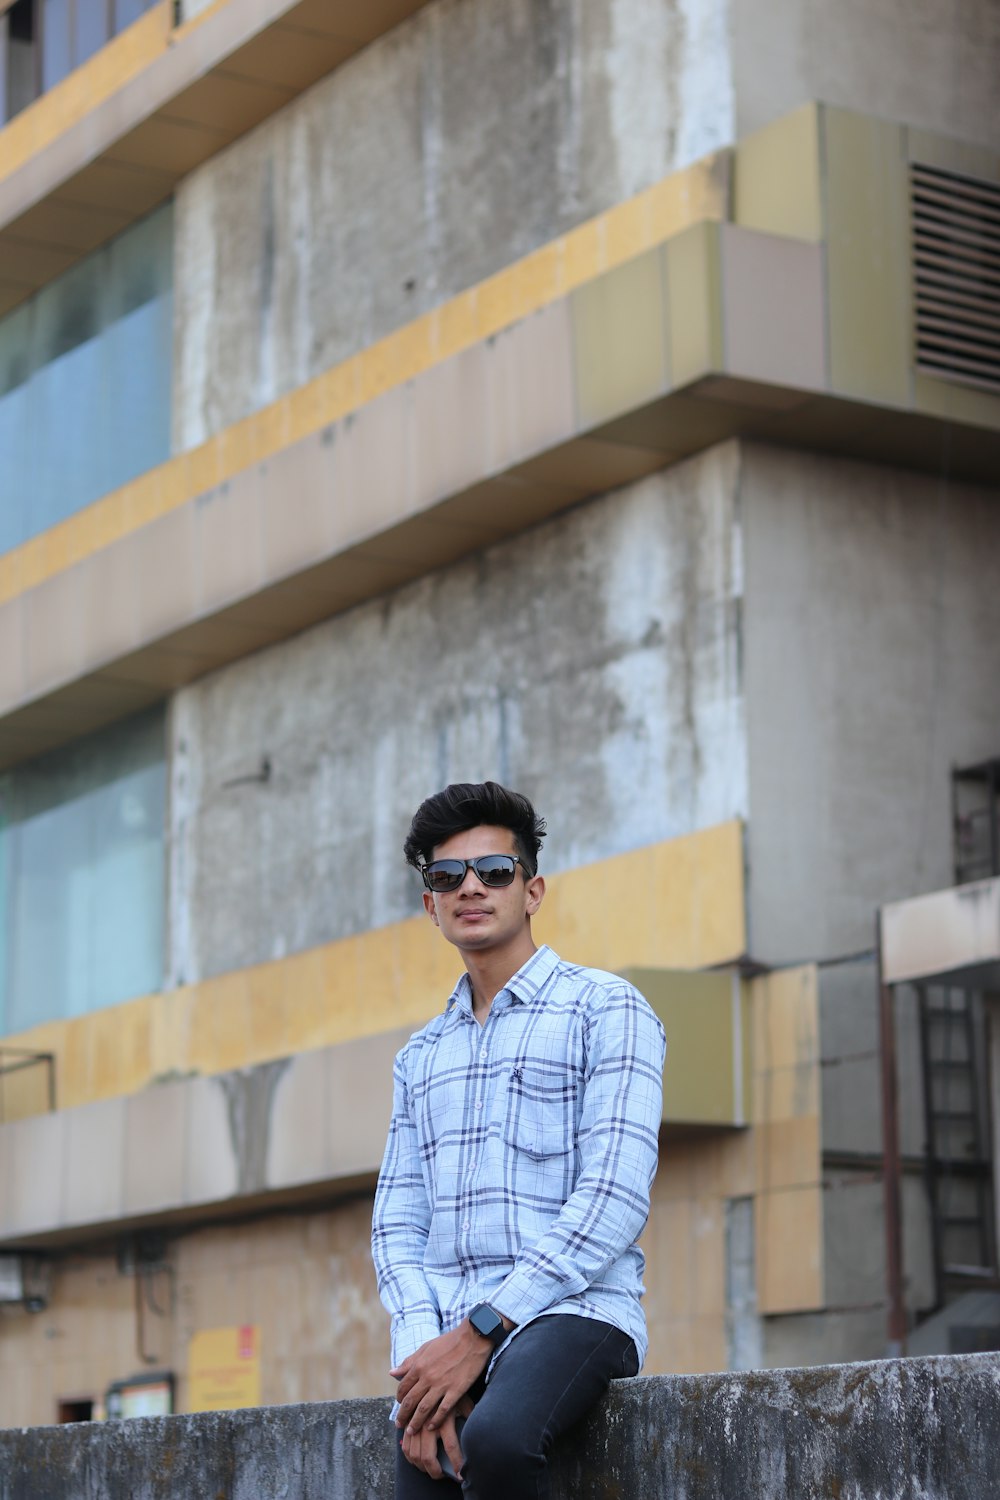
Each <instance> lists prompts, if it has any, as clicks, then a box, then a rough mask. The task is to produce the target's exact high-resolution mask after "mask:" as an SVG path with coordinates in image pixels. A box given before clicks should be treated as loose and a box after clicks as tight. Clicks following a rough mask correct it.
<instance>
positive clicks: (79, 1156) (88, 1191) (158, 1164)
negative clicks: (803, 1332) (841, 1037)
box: [0, 968, 750, 1249]
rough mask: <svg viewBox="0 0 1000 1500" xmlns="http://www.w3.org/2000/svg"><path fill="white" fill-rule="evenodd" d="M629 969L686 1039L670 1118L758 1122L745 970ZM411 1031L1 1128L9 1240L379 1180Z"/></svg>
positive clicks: (54, 1241) (182, 1215)
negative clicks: (398, 1059)
mask: <svg viewBox="0 0 1000 1500" xmlns="http://www.w3.org/2000/svg"><path fill="white" fill-rule="evenodd" d="M625 972H629V973H631V974H632V976H633V978H634V980H635V982H636V983H642V984H643V985H644V986H645V993H646V994H647V996H648V998H649V1000H650V1003H651V1004H652V1006H653V1008H654V1010H655V1011H656V1013H657V1015H658V1016H659V1017H660V1019H661V1020H662V1021H663V1023H664V1026H665V1028H666V1029H667V1031H668V1033H669V1035H670V1036H671V1038H672V1040H673V1041H674V1042H675V1044H676V1047H677V1051H676V1061H674V1060H673V1059H670V1060H669V1061H668V1064H667V1068H666V1071H665V1077H664V1107H663V1125H664V1127H665V1128H666V1129H667V1130H668V1131H672V1130H690V1129H691V1128H708V1129H718V1128H720V1127H722V1128H728V1127H733V1126H739V1125H744V1124H746V1123H747V1118H746V1112H747V1110H748V1108H749V1096H750V1053H749V1045H750V1028H749V1025H748V1024H747V1006H748V1001H747V997H746V995H745V993H744V987H743V985H742V983H741V981H740V979H739V976H738V974H736V973H735V972H734V973H732V974H729V973H689V972H685V971H681V970H662V969H660V970H657V969H649V968H643V969H641V970H635V971H625ZM411 1029H412V1028H411V1027H409V1026H407V1027H403V1028H402V1029H397V1030H394V1031H388V1032H382V1033H379V1034H378V1035H375V1036H366V1037H358V1038H355V1039H353V1040H351V1041H347V1042H343V1043H340V1044H339V1045H335V1046H330V1047H320V1048H316V1049H313V1050H311V1051H307V1052H301V1053H298V1054H297V1055H295V1056H293V1057H286V1058H280V1059H276V1060H274V1061H270V1062H264V1063H260V1064H257V1065H256V1066H254V1067H250V1068H244V1069H239V1070H237V1071H232V1072H228V1073H221V1074H214V1075H203V1076H200V1077H193V1078H182V1079H175V1080H172V1081H169V1082H163V1083H157V1084H154V1085H152V1086H150V1087H148V1088H145V1089H141V1090H139V1091H138V1092H137V1093H133V1094H129V1095H124V1096H119V1097H116V1098H111V1099H102V1100H98V1101H95V1102H93V1103H91V1104H85V1105H80V1106H78V1107H77V1108H75V1109H64V1110H58V1111H56V1112H54V1113H50V1114H40V1115H34V1116H30V1117H28V1118H25V1119H22V1120H16V1121H12V1122H11V1123H10V1124H7V1125H0V1246H2V1247H3V1248H4V1249H24V1248H29V1247H30V1248H32V1249H45V1248H55V1247H58V1246H59V1245H65V1244H70V1243H75V1242H78V1241H80V1240H84V1239H89V1238H99V1237H102V1236H107V1235H109V1234H112V1233H113V1234H115V1235H120V1234H124V1233H129V1232H131V1231H134V1230H136V1229H139V1228H146V1227H150V1226H152V1225H163V1224H176V1225H182V1224H185V1223H190V1222H194V1221H198V1222H204V1221H205V1220H209V1219H215V1218H221V1217H226V1216H232V1215H234V1214H249V1213H253V1212H255V1211H257V1210H258V1209H261V1208H267V1209H268V1210H269V1211H270V1210H273V1209H274V1208H275V1207H278V1206H281V1205H291V1204H297V1203H301V1204H306V1203H316V1202H320V1201H323V1202H327V1203H329V1202H331V1201H332V1200H334V1199H336V1198H340V1197H343V1196H345V1195H347V1194H348V1193H351V1192H355V1191H358V1190H370V1188H371V1186H372V1184H373V1183H374V1180H375V1176H376V1173H377V1171H378V1167H379V1163H380V1161H381V1159H382V1153H383V1150H384V1147H385V1138H386V1130H387V1128H388V1121H389V1115H390V1111H391V1106H392V1072H393V1058H394V1056H395V1054H396V1053H397V1051H398V1050H399V1049H400V1047H402V1046H403V1045H404V1044H405V1042H406V1041H407V1040H408V1039H409V1036H410V1034H411Z"/></svg>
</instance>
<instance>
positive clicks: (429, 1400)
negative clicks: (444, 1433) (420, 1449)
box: [400, 1392, 452, 1432]
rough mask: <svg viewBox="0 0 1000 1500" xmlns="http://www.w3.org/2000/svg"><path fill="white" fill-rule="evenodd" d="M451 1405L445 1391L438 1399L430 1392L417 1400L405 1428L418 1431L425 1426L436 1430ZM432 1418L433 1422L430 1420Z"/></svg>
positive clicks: (409, 1430)
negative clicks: (420, 1399)
mask: <svg viewBox="0 0 1000 1500" xmlns="http://www.w3.org/2000/svg"><path fill="white" fill-rule="evenodd" d="M451 1406H452V1403H451V1402H450V1401H449V1399H448V1394H447V1393H446V1394H445V1395H444V1396H443V1397H442V1398H441V1400H440V1401H439V1400H438V1398H437V1396H436V1395H435V1394H434V1393H433V1392H431V1393H430V1394H429V1395H427V1396H424V1398H423V1400H422V1401H418V1402H417V1405H416V1407H415V1409H414V1412H413V1416H412V1417H411V1418H410V1420H409V1421H408V1422H407V1424H406V1430H407V1431H408V1432H419V1431H420V1430H421V1429H422V1428H424V1427H427V1428H428V1429H429V1430H430V1431H434V1430H436V1429H437V1428H438V1427H440V1425H441V1423H442V1422H443V1421H444V1419H445V1417H446V1416H447V1415H448V1413H449V1411H450V1410H451ZM400 1415H402V1413H400ZM432 1418H433V1422H432V1421H431V1419H432Z"/></svg>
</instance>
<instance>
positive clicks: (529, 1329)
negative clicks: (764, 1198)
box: [372, 781, 665, 1500]
mask: <svg viewBox="0 0 1000 1500" xmlns="http://www.w3.org/2000/svg"><path fill="white" fill-rule="evenodd" d="M544 832H545V824H544V822H543V821H542V820H541V819H540V818H538V817H537V816H536V814H535V811H534V809H533V807H532V806H531V803H530V802H529V801H528V799H527V798H526V797H523V796H521V795H520V794H519V793H516V792H511V791H508V790H507V789H506V788H504V787H502V786H499V785H497V784H496V783H495V782H491V781H487V782H484V783H481V784H458V785H454V786H449V787H446V788H445V790H444V791H443V792H439V793H438V794H437V795H436V796H433V797H429V798H428V799H427V800H426V801H425V802H423V803H422V804H421V806H420V807H419V808H418V810H417V812H416V815H415V816H414V818H413V822H412V824H411V826H410V831H409V834H408V836H407V839H406V842H405V844H404V853H405V855H406V858H407V860H408V861H409V863H410V864H412V865H414V866H415V867H416V868H417V869H419V870H420V871H421V874H422V876H423V881H424V886H425V891H424V898H423V899H424V907H425V909H426V911H427V914H428V916H429V917H430V919H431V921H432V922H433V923H434V925H435V926H436V927H437V928H439V930H440V932H441V934H442V936H443V937H445V938H446V939H447V941H448V942H450V943H453V944H454V945H455V947H456V948H457V949H458V951H459V953H460V954H461V956H462V960H463V962H464V964H465V968H466V973H465V974H464V975H463V976H462V978H461V979H460V980H459V982H458V984H457V985H456V987H455V990H454V992H453V994H452V996H451V998H450V1000H449V1001H448V1005H447V1008H446V1009H445V1011H444V1013H443V1015H439V1016H437V1017H436V1018H435V1019H434V1020H433V1021H431V1022H430V1023H429V1024H428V1025H427V1026H425V1027H424V1028H423V1030H421V1031H418V1032H417V1033H416V1035H415V1036H413V1037H412V1038H411V1040H410V1041H409V1043H408V1044H407V1045H406V1046H405V1047H404V1048H403V1050H402V1051H401V1052H400V1054H399V1056H398V1057H397V1059H396V1066H395V1074H394V1082H395V1092H394V1101H393V1112H392V1121H391V1124H390V1127H389V1139H388V1142H387V1145H386V1151H385V1158H384V1160H383V1163H382V1171H381V1174H380V1176H379V1183H378V1189H377V1191H376V1195H375V1213H374V1222H373V1227H372V1253H373V1257H374V1260H375V1268H376V1273H377V1276H378V1283H379V1291H380V1294H381V1297H382V1301H383V1303H384V1304H385V1306H386V1308H387V1309H388V1311H389V1312H390V1313H391V1315H392V1359H393V1366H392V1369H391V1371H390V1374H391V1375H392V1376H393V1377H394V1378H395V1379H396V1380H397V1381H398V1382H399V1383H398V1387H397V1407H396V1409H395V1420H396V1426H397V1429H398V1438H399V1447H398V1453H397V1458H396V1500H421V1497H422V1500H447V1497H448V1496H449V1495H452V1494H455V1495H457V1494H458V1488H457V1485H456V1484H455V1482H454V1481H453V1480H452V1479H450V1478H448V1477H442V1476H443V1475H447V1473H448V1471H449V1470H450V1471H452V1472H453V1473H454V1474H455V1475H456V1476H459V1477H460V1478H461V1480H462V1482H463V1488H464V1491H465V1494H466V1495H467V1496H472V1497H475V1500H522V1497H529V1496H530V1497H532V1500H536V1497H544V1496H546V1495H548V1493H549V1490H548V1475H547V1455H548V1451H549V1448H550V1446H551V1444H552V1442H553V1441H554V1440H555V1439H556V1438H558V1437H559V1436H560V1434H561V1433H563V1432H565V1430H566V1429H567V1428H568V1427H570V1426H572V1424H573V1423H575V1422H577V1421H578V1420H579V1419H580V1418H581V1417H582V1416H583V1415H584V1414H585V1413H586V1412H587V1411H588V1410H589V1409H590V1408H591V1407H592V1406H593V1405H594V1403H595V1402H596V1401H597V1400H598V1399H599V1398H600V1397H601V1396H602V1395H603V1393H604V1392H605V1391H606V1390H607V1387H608V1383H609V1381H610V1380H611V1379H613V1378H614V1377H616V1376H621V1375H636V1374H638V1372H639V1369H640V1367H641V1364H642V1360H643V1358H644V1356H645V1352H646V1332H645V1320H644V1318H643V1315H642V1310H641V1307H640V1303H639V1299H640V1297H641V1295H642V1291H643V1287H642V1270H643V1258H642V1253H641V1251H640V1250H638V1248H637V1247H636V1240H637V1239H638V1237H639V1234H640V1233H641V1231H642V1229H643V1226H644V1225H645V1222H646V1218H647V1216H648V1213H649V1190H650V1187H651V1184H652V1181H653V1176H654V1173H655V1171H656V1160H657V1133H658V1129H659V1124H660V1114H661V1089H662V1070H663V1057H664V1047H665V1043H664V1039H663V1029H662V1027H661V1026H660V1023H659V1021H658V1020H657V1018H656V1016H655V1015H654V1014H653V1012H652V1010H651V1009H650V1007H649V1006H648V1005H647V1003H646V1001H645V1000H644V999H643V998H642V996H641V995H640V994H638V992H637V991H636V990H635V989H633V988H632V986H631V985H629V984H626V983H625V981H624V980H622V979H620V978H617V977H616V976H615V975H613V974H606V973H603V972H602V971H600V970H596V969H581V968H577V967H575V966H574V965H572V964H567V963H564V962H563V961H562V960H561V959H559V958H558V957H557V956H556V955H555V953H553V952H552V950H551V949H549V948H546V947H541V948H536V946H535V943H534V942H533V940H532V935H531V919H532V917H533V916H534V914H535V912H537V910H538V908H539V906H540V905H541V903H542V897H543V896H544V893H545V882H544V880H543V879H542V877H541V876H540V875H539V874H538V873H537V858H538V851H539V848H540V847H541V840H542V838H543V837H544ZM463 1421H464V1426H463V1425H462V1424H463ZM459 1434H461V1436H459Z"/></svg>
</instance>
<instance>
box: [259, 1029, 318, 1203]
mask: <svg viewBox="0 0 1000 1500" xmlns="http://www.w3.org/2000/svg"><path fill="white" fill-rule="evenodd" d="M328 1066H329V1063H328V1056H327V1053H326V1051H325V1050H324V1051H318V1052H303V1053H300V1054H299V1056H298V1057H293V1058H292V1059H291V1061H290V1063H289V1065H288V1068H287V1069H286V1070H285V1072H284V1073H283V1074H282V1076H281V1078H280V1079H279V1080H278V1083H277V1086H276V1088H275V1091H274V1100H273V1104H272V1108H271V1116H270V1129H269V1130H268V1133H267V1160H266V1166H265V1178H266V1181H267V1183H268V1186H269V1187H277V1186H281V1187H289V1186H291V1185H293V1184H294V1183H298V1182H316V1181H319V1180H321V1179H322V1178H324V1177H328V1176H329V1175H330V1149H329V1142H328V1139H327V1129H326V1115H327V1108H328V1105H327V1072H328Z"/></svg>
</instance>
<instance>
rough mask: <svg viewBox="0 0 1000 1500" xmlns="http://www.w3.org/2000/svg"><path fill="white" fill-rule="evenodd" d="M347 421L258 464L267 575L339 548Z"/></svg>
mask: <svg viewBox="0 0 1000 1500" xmlns="http://www.w3.org/2000/svg"><path fill="white" fill-rule="evenodd" d="M343 435H344V427H343V424H338V425H337V426H335V427H331V428H327V429H326V430H325V431H324V432H323V433H316V434H314V435H313V436H311V437H308V438H303V439H302V440H301V441H300V442H298V443H293V444H292V445H291V446H290V447H288V448H282V449H280V450H279V452H277V453H274V454H272V455H271V457H270V458H268V459H267V460H266V461H265V462H264V463H262V464H261V465H260V466H259V470H258V473H259V494H260V524H261V532H262V540H263V550H264V565H265V569H266V573H267V577H268V578H269V579H272V580H273V579H278V578H284V577H286V576H287V575H288V574H290V573H293V572H295V571H296V570H297V569H302V568H305V567H308V566H309V564H310V563H312V562H316V561H317V560H318V559H320V558H323V557H327V556H328V555H329V554H330V553H331V552H332V551H334V550H335V540H336V511H337V504H338V500H339V486H338V477H339V469H340V464H339V462H338V460H339V457H340V453H339V446H340V444H339V440H340V439H342V438H343Z"/></svg>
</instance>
